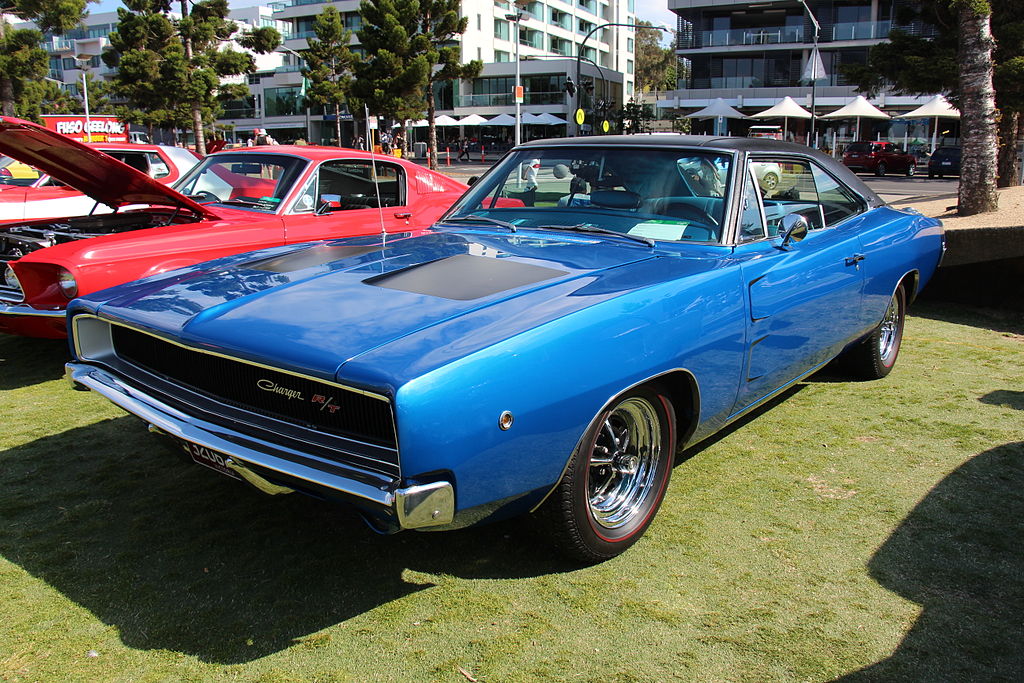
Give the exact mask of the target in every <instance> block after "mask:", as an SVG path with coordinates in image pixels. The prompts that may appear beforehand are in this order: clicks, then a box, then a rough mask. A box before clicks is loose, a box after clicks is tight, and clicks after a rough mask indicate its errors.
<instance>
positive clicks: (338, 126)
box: [334, 102, 356, 147]
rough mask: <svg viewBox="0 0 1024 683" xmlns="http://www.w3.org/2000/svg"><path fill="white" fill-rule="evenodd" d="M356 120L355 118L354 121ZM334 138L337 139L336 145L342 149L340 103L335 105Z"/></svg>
mask: <svg viewBox="0 0 1024 683" xmlns="http://www.w3.org/2000/svg"><path fill="white" fill-rule="evenodd" d="M355 118H356V117H354V116H353V117H352V120H353V121H355ZM334 136H335V138H336V141H335V143H334V144H336V145H337V146H338V147H341V146H342V145H341V104H339V103H338V102H335V103H334Z"/></svg>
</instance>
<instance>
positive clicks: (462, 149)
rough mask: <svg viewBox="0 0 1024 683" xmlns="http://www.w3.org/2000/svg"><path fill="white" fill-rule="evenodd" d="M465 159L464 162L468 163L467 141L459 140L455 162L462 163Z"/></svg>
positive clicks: (464, 139)
mask: <svg viewBox="0 0 1024 683" xmlns="http://www.w3.org/2000/svg"><path fill="white" fill-rule="evenodd" d="M463 157H465V159H466V161H469V160H470V159H469V140H467V139H466V138H462V139H461V140H459V156H458V159H457V161H462V159H463Z"/></svg>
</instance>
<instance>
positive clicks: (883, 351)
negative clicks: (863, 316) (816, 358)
mask: <svg viewBox="0 0 1024 683" xmlns="http://www.w3.org/2000/svg"><path fill="white" fill-rule="evenodd" d="M906 310H907V295H906V292H904V291H903V287H902V286H900V287H897V288H896V291H895V292H894V293H893V295H892V299H890V300H889V306H888V308H886V309H885V315H884V316H883V317H882V322H880V323H879V324H878V327H876V328H875V330H874V332H872V333H871V334H869V335H868V336H867V338H866V339H864V341H862V342H860V343H859V344H857V346H855V347H853V348H852V349H850V350H849V351H847V353H846V358H845V360H846V367H847V369H848V370H849V372H850V374H852V375H854V376H855V377H858V378H860V379H881V378H883V377H885V376H886V375H888V374H889V372H891V371H892V368H893V366H894V365H896V357H897V356H898V355H899V353H900V343H901V342H902V341H903V322H904V318H905V317H906Z"/></svg>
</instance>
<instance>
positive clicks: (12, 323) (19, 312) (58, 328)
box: [0, 302, 68, 339]
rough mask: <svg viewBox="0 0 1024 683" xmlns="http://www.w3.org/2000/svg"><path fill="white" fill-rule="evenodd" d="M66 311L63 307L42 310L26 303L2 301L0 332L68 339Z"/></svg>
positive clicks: (0, 307)
mask: <svg viewBox="0 0 1024 683" xmlns="http://www.w3.org/2000/svg"><path fill="white" fill-rule="evenodd" d="M65 319H66V313H65V311H64V310H63V309H61V310H56V311H41V310H39V309H37V308H32V307H31V306H28V305H26V304H5V303H2V302H0V332H6V333H7V334H17V335H21V336H23V337H42V338H44V339H66V338H67V336H68V330H67V326H66V324H65Z"/></svg>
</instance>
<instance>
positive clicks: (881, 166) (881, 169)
mask: <svg viewBox="0 0 1024 683" xmlns="http://www.w3.org/2000/svg"><path fill="white" fill-rule="evenodd" d="M885 171H886V168H885V163H884V162H879V163H878V166H875V175H876V176H878V177H879V178H881V177H882V176H884V175H885Z"/></svg>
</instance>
